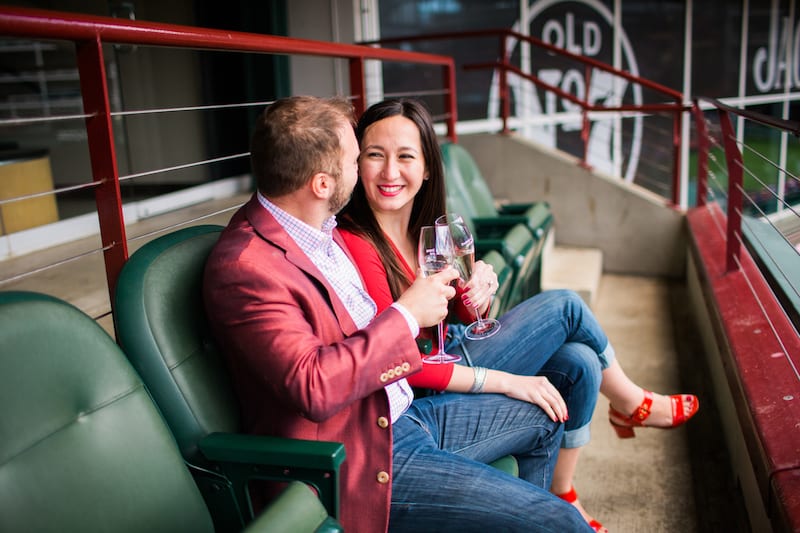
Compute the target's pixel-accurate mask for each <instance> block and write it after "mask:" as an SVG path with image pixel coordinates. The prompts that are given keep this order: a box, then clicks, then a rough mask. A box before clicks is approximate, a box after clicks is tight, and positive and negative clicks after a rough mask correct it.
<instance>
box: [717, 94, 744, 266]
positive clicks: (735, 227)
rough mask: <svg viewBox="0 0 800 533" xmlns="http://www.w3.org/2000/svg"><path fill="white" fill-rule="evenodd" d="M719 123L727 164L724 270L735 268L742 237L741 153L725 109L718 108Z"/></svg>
mask: <svg viewBox="0 0 800 533" xmlns="http://www.w3.org/2000/svg"><path fill="white" fill-rule="evenodd" d="M719 124H720V126H721V128H722V140H723V143H724V146H725V161H726V163H727V166H728V229H727V237H726V238H727V249H726V252H725V263H726V272H733V271H734V270H737V269H738V268H739V267H738V264H737V263H738V259H739V249H740V247H741V244H740V243H741V237H742V199H743V195H742V153H741V152H740V151H739V147H738V146H737V145H736V138H735V135H734V131H733V125H732V124H731V118H730V115H729V113H728V112H727V111H725V110H723V109H720V110H719Z"/></svg>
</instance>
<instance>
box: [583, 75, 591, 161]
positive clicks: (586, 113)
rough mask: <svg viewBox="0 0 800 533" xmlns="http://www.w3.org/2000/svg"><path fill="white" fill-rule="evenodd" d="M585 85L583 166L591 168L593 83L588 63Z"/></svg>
mask: <svg viewBox="0 0 800 533" xmlns="http://www.w3.org/2000/svg"><path fill="white" fill-rule="evenodd" d="M583 77H584V83H585V85H584V87H586V94H585V95H584V100H583V102H582V103H581V116H582V117H583V124H582V125H581V140H583V160H582V161H581V166H582V167H583V168H591V166H590V165H589V134H590V133H591V128H592V123H591V122H590V121H589V110H588V107H589V90H590V89H589V88H590V87H591V83H592V67H590V66H589V65H586V67H585V68H584V74H583Z"/></svg>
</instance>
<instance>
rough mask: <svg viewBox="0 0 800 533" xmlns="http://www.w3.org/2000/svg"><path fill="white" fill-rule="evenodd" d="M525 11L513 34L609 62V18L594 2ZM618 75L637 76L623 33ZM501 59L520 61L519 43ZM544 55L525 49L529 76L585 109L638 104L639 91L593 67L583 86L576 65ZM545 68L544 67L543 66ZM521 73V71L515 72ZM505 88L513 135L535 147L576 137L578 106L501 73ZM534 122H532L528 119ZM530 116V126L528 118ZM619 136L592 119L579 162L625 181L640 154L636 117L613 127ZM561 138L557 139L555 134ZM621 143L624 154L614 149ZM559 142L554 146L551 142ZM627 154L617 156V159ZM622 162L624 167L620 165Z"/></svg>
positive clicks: (539, 0)
mask: <svg viewBox="0 0 800 533" xmlns="http://www.w3.org/2000/svg"><path fill="white" fill-rule="evenodd" d="M527 11H528V13H527V20H524V21H518V22H517V23H516V24H514V26H513V27H512V30H513V31H516V32H519V33H525V32H523V31H522V29H523V28H527V29H528V31H529V35H531V36H532V37H536V38H538V39H541V40H542V41H545V42H547V43H550V44H552V45H554V46H557V47H559V48H563V49H565V50H568V51H569V52H572V53H574V54H579V55H584V56H587V57H590V58H593V59H596V60H598V61H601V62H603V63H606V64H609V65H610V64H611V63H612V58H613V34H614V32H613V14H612V13H611V11H610V10H609V9H608V8H607V7H606V6H604V5H603V4H602V3H601V2H599V1H596V0H571V1H566V0H534V1H533V2H531V4H530V6H529V8H528V10H527ZM619 38H620V48H621V52H622V69H623V70H626V71H628V72H630V73H631V74H633V75H637V76H638V73H639V69H638V66H637V63H636V58H635V57H634V54H633V49H632V47H631V45H630V41H629V40H628V37H627V35H626V34H625V32H624V30H622V31H620V37H619ZM507 50H508V51H509V52H508V53H509V57H511V58H514V56H515V55H516V56H517V59H518V60H519V61H521V62H522V64H523V65H524V63H525V62H526V57H525V53H524V52H523V47H521V46H520V43H519V42H518V41H517V40H516V39H513V40H511V41H509V43H508V45H507ZM547 56H548V54H546V53H545V52H543V51H541V50H536V49H535V48H533V50H532V51H531V58H530V65H531V73H532V74H533V75H535V76H536V77H538V78H540V79H541V80H542V81H544V82H546V83H548V84H550V85H554V86H557V87H559V88H560V89H561V90H563V91H565V92H567V93H570V94H572V95H575V96H576V97H578V98H579V99H581V100H583V99H587V100H588V102H589V103H590V104H598V105H602V106H616V105H619V104H620V103H622V102H623V101H624V102H626V103H632V104H641V103H642V94H641V87H639V86H638V85H631V84H630V83H628V82H627V81H626V80H624V79H622V78H619V77H616V76H613V75H611V74H609V73H606V72H603V71H600V70H598V69H593V70H592V75H591V77H590V80H591V81H590V83H589V86H588V87H587V83H586V81H585V80H586V77H585V73H584V68H583V66H582V65H580V64H577V63H575V62H574V61H570V60H567V59H564V58H561V59H559V60H554V59H553V58H552V57H547ZM548 63H549V64H548ZM523 68H524V67H523ZM508 83H509V89H510V91H511V93H512V100H513V102H514V107H515V113H514V114H515V115H516V116H517V117H524V118H527V119H528V120H526V121H525V124H526V125H525V126H523V127H522V128H521V129H520V133H522V134H523V135H524V136H525V137H528V138H530V139H532V140H534V141H536V142H538V143H541V144H544V145H547V146H551V147H559V148H563V146H562V145H563V144H564V142H565V141H566V138H567V137H569V136H572V137H574V136H575V135H576V134H577V132H579V131H580V129H581V126H582V123H581V119H580V118H579V114H580V111H581V109H580V106H578V105H577V104H573V103H572V102H570V101H568V100H566V99H563V98H559V97H558V96H557V95H555V94H554V93H551V92H548V91H543V90H541V89H537V88H536V87H535V86H534V85H533V83H531V82H529V81H528V80H524V79H522V78H520V77H519V76H516V75H509V78H508ZM498 97H499V72H495V74H494V78H493V80H492V86H491V89H490V95H489V102H490V103H489V112H488V116H489V117H490V118H497V117H499V115H500V109H499V98H498ZM534 117H539V119H536V118H534ZM542 117H551V118H558V117H561V119H560V120H559V121H558V122H557V123H553V122H548V121H547V120H541V118H542ZM532 118H533V120H531V119H532ZM616 123H617V124H621V127H622V128H623V129H625V130H626V133H625V135H622V133H621V132H620V131H617V132H616V134H615V129H614V128H615V126H614V125H615V120H614V119H613V118H612V117H611V115H609V118H601V119H597V120H593V122H592V124H591V129H590V133H589V141H588V150H587V162H588V163H589V164H590V165H592V167H594V168H595V169H597V170H599V171H601V172H605V173H607V174H610V175H615V176H624V178H625V180H626V181H633V177H634V175H635V173H636V167H637V166H638V162H639V154H640V151H641V136H642V119H641V117H637V118H626V119H625V120H623V121H617V122H616ZM559 134H561V135H559ZM623 138H625V139H627V142H629V143H630V146H629V147H628V148H627V149H623V147H621V146H619V144H620V143H621V142H622V139H623ZM559 141H561V142H559ZM623 152H625V153H626V154H627V155H626V156H625V157H623V155H622V153H623ZM623 159H625V161H623Z"/></svg>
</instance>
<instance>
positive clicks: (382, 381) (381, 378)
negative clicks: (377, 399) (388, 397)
mask: <svg viewBox="0 0 800 533" xmlns="http://www.w3.org/2000/svg"><path fill="white" fill-rule="evenodd" d="M378 379H380V380H381V383H386V382H387V381H389V375H388V374H387V373H386V372H384V373H383V374H381V377H380V378H378Z"/></svg>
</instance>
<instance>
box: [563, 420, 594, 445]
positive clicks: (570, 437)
mask: <svg viewBox="0 0 800 533" xmlns="http://www.w3.org/2000/svg"><path fill="white" fill-rule="evenodd" d="M591 439H592V434H591V431H590V429H589V424H586V425H585V426H581V427H579V428H577V429H571V430H569V431H565V432H564V438H562V439H561V447H562V448H580V447H581V446H586V445H587V444H589V441H590V440H591Z"/></svg>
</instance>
